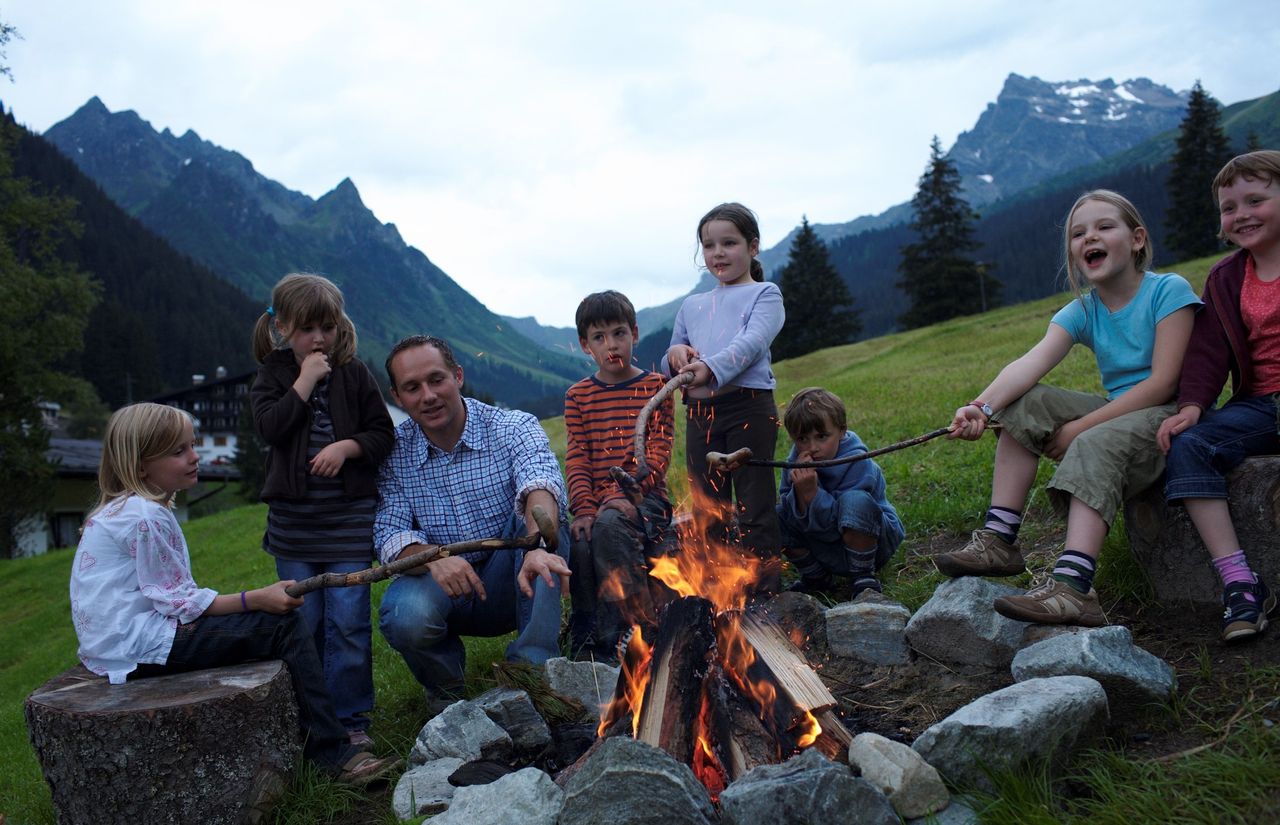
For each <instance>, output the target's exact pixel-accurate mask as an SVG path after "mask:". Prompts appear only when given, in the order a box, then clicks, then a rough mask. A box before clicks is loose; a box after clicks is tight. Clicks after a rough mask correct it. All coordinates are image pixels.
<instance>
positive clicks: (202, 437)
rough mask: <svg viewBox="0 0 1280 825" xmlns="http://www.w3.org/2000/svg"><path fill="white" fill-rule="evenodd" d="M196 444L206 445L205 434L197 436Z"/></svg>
mask: <svg viewBox="0 0 1280 825" xmlns="http://www.w3.org/2000/svg"><path fill="white" fill-rule="evenodd" d="M196 446H197V447H203V446H204V436H202V435H198V436H196Z"/></svg>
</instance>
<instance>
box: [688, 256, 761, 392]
mask: <svg viewBox="0 0 1280 825" xmlns="http://www.w3.org/2000/svg"><path fill="white" fill-rule="evenodd" d="M783 318H784V315H783V309H782V292H781V291H779V290H778V287H777V285H776V284H772V283H769V282H768V281H764V282H757V281H752V282H751V283H749V284H741V285H739V286H723V285H721V286H717V287H716V288H715V289H713V290H711V291H710V292H700V293H698V294H697V295H690V296H689V297H688V298H685V299H684V303H683V304H682V305H681V306H680V311H679V312H678V313H676V321H675V327H674V328H673V329H672V331H671V344H670V346H675V345H676V344H688V345H689V346H691V347H693V348H694V349H695V350H697V351H698V354H699V356H700V357H701V358H702V360H703V361H704V362H705V363H706V365H707V366H708V367H710V368H711V375H712V378H711V381H710V383H708V384H707V386H706V387H699V388H698V389H696V390H692V391H691V392H690V393H689V395H690V396H692V397H694V398H706V397H709V396H711V395H718V394H720V393H722V392H726V391H728V390H731V389H734V388H737V387H747V388H751V389H759V390H771V389H773V388H774V386H775V385H776V384H777V381H775V380H774V377H773V370H772V368H771V363H770V360H769V344H771V343H772V342H773V339H774V337H775V336H776V335H777V334H778V332H779V331H780V330H781V329H782V321H783ZM662 372H663V374H664V375H667V376H670V375H671V365H670V364H668V363H667V360H666V358H663V359H662Z"/></svg>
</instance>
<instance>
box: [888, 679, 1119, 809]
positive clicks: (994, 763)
mask: <svg viewBox="0 0 1280 825" xmlns="http://www.w3.org/2000/svg"><path fill="white" fill-rule="evenodd" d="M1106 722H1107V694H1106V692H1105V691H1103V689H1102V685H1100V684H1098V682H1097V681H1095V680H1093V679H1089V678H1087V677H1084V676H1055V677H1052V678H1048V679H1029V680H1027V681H1025V682H1019V683H1018V684H1015V685H1010V686H1009V687H1007V688H1003V689H1001V690H997V691H996V692H995V693H989V694H987V695H986V696H983V697H981V698H980V699H978V700H976V701H974V702H971V703H970V704H968V705H965V706H964V707H962V708H960V709H959V710H957V711H956V712H955V713H953V714H951V715H950V716H948V717H947V718H946V719H943V720H942V721H941V722H939V723H938V724H936V725H934V726H933V727H931V728H929V729H928V730H926V731H925V732H924V733H922V734H920V737H919V738H918V739H916V741H915V742H914V743H913V744H912V746H911V747H912V748H913V749H914V750H915V752H916V753H918V754H920V755H921V756H923V757H924V758H925V761H926V762H928V763H929V764H930V765H933V766H934V767H935V768H937V769H938V771H939V772H941V773H942V775H943V776H944V777H946V779H947V780H948V781H950V782H952V783H953V784H955V785H959V786H961V787H966V788H978V789H980V790H983V791H987V792H992V791H994V790H995V789H994V787H993V786H992V785H991V782H990V780H988V779H987V777H986V775H985V773H984V772H983V768H984V767H986V768H989V769H992V770H997V771H998V770H1004V769H1009V768H1014V767H1017V766H1019V765H1023V764H1025V763H1028V762H1033V761H1036V762H1038V761H1041V760H1044V761H1047V762H1049V763H1050V764H1051V766H1056V765H1058V764H1060V763H1061V762H1062V761H1063V760H1065V759H1066V757H1067V756H1068V755H1069V754H1070V753H1071V751H1072V750H1074V749H1075V748H1077V747H1079V746H1081V745H1084V744H1087V743H1088V741H1089V740H1091V739H1093V738H1094V737H1095V736H1096V735H1098V734H1099V733H1101V732H1102V730H1103V728H1105V726H1106Z"/></svg>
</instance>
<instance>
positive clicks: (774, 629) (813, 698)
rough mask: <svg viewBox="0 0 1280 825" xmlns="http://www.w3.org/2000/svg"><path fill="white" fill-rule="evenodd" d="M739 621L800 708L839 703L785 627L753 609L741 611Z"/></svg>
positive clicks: (814, 710) (741, 629) (822, 707)
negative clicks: (751, 610) (780, 626)
mask: <svg viewBox="0 0 1280 825" xmlns="http://www.w3.org/2000/svg"><path fill="white" fill-rule="evenodd" d="M726 620H727V619H726ZM739 622H740V623H739V632H741V633H742V635H743V636H744V637H745V638H746V640H747V642H748V644H750V645H751V647H752V648H753V649H754V650H755V652H756V656H757V657H758V658H759V660H760V661H761V662H763V663H764V664H765V665H766V666H768V668H769V670H770V672H771V673H772V675H773V680H774V681H775V682H776V683H777V686H778V688H779V689H780V690H782V691H783V692H784V693H785V694H786V696H787V699H789V700H790V702H791V704H792V705H794V706H795V707H796V709H797V710H799V711H800V712H802V713H803V712H805V711H808V712H809V713H813V714H815V715H816V714H817V713H818V712H819V711H823V710H827V709H829V708H832V707H835V704H836V697H835V696H833V695H832V694H831V691H829V690H827V686H826V685H825V684H823V682H822V679H821V678H820V677H819V676H818V674H817V672H816V671H815V670H814V669H813V668H811V667H809V663H808V661H807V660H806V659H805V658H804V654H803V653H802V652H800V649H799V648H798V647H796V646H795V643H794V642H792V641H791V639H789V638H788V637H787V634H786V633H784V632H783V631H782V629H781V628H779V627H778V626H777V625H775V624H773V623H771V622H769V621H768V620H766V619H763V618H761V617H760V616H757V615H755V614H753V613H750V612H743V613H741V614H739Z"/></svg>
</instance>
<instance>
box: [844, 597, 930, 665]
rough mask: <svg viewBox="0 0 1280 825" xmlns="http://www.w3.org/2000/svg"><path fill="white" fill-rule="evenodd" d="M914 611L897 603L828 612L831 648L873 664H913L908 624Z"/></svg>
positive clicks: (853, 605)
mask: <svg viewBox="0 0 1280 825" xmlns="http://www.w3.org/2000/svg"><path fill="white" fill-rule="evenodd" d="M910 618H911V611H909V610H907V609H906V608H905V607H903V606H902V605H900V604H896V603H894V602H871V601H866V602H849V603H846V604H838V605H836V606H835V607H833V608H831V609H830V610H828V611H827V614H826V619H827V622H826V623H827V646H828V647H829V648H830V649H831V652H832V654H834V655H836V656H843V657H845V658H847V659H857V660H858V661H860V662H866V663H867V664H870V665H905V664H907V663H908V662H910V661H911V647H910V646H909V645H908V644H907V635H906V629H907V621H908V620H909V619H910Z"/></svg>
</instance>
